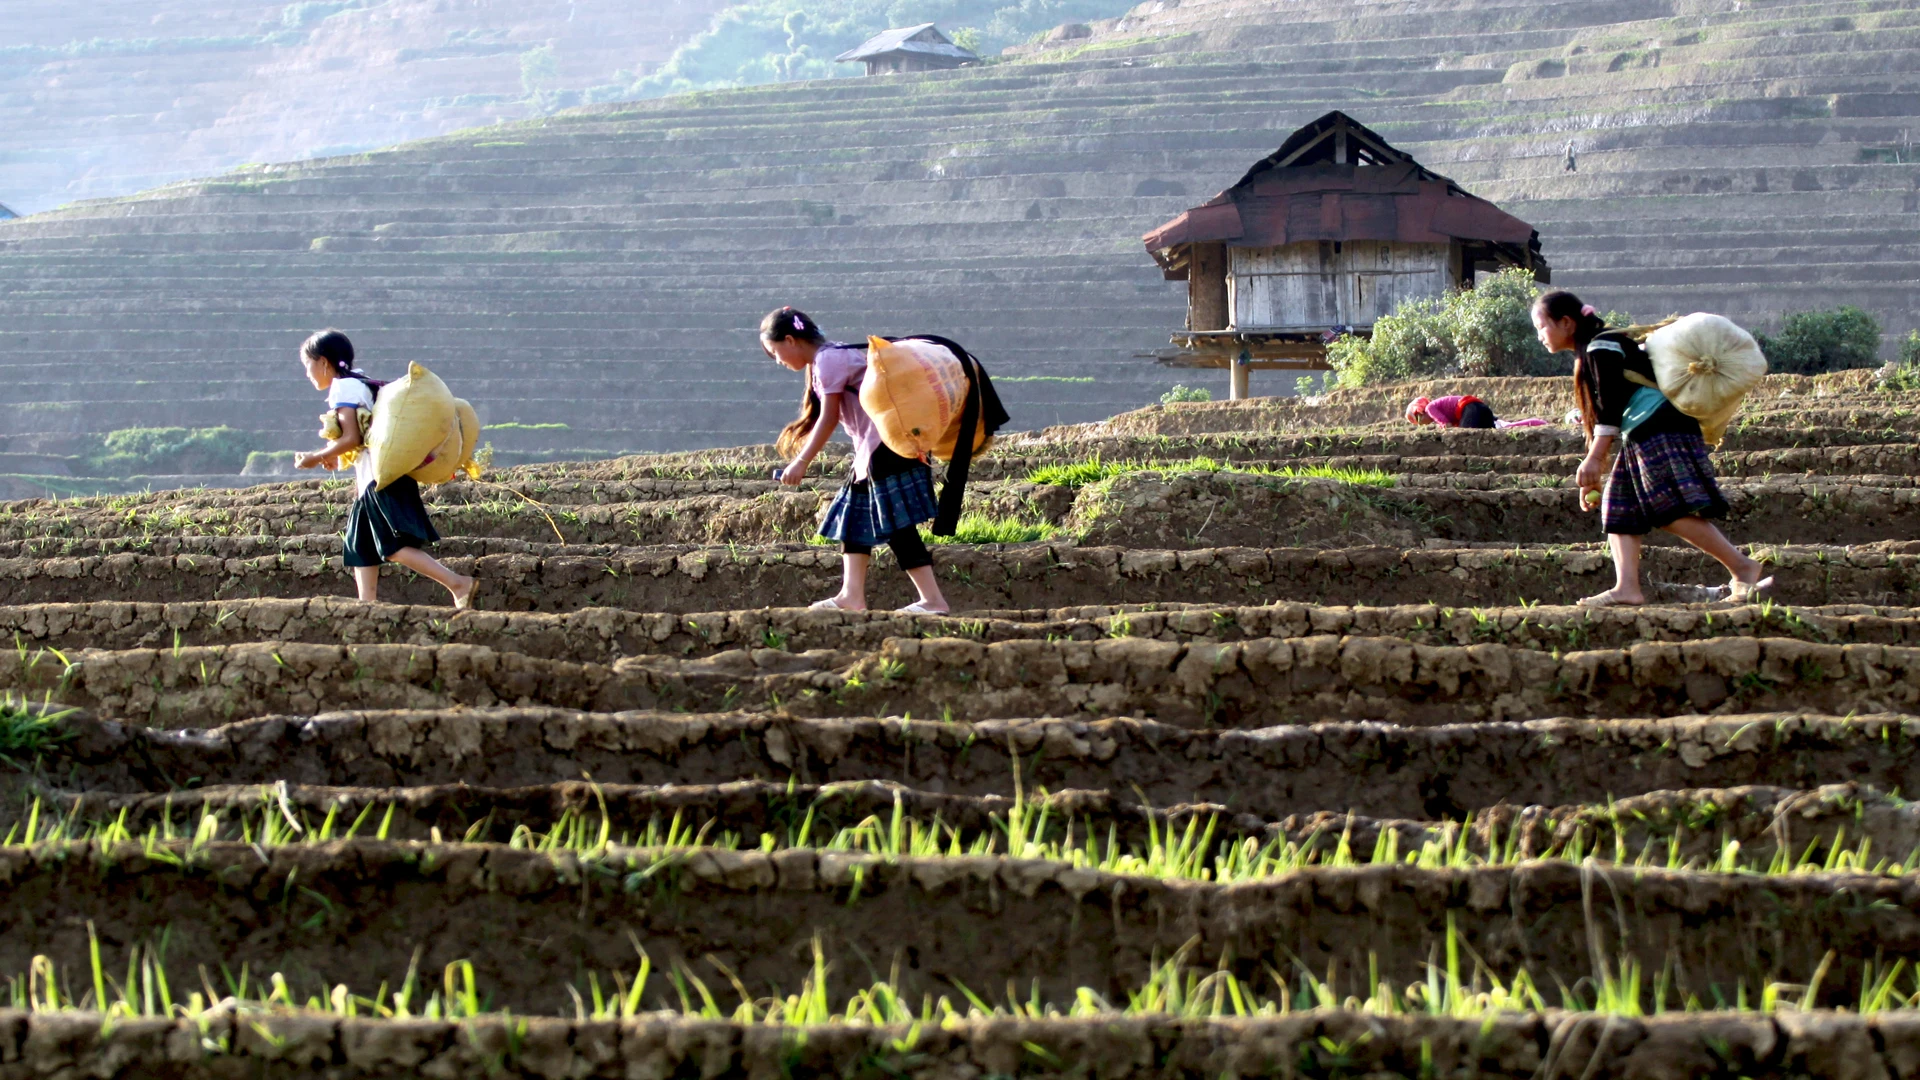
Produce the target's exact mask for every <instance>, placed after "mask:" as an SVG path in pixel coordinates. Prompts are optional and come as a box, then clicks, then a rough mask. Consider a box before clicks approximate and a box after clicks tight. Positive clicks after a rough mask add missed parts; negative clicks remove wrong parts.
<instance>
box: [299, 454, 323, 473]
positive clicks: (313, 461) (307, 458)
mask: <svg viewBox="0 0 1920 1080" xmlns="http://www.w3.org/2000/svg"><path fill="white" fill-rule="evenodd" d="M326 460H327V457H326V455H325V454H297V455H295V456H294V459H293V467H294V468H296V469H311V468H313V467H315V466H317V465H320V464H323V463H324V462H325V461H326Z"/></svg>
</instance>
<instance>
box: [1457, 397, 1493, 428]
mask: <svg viewBox="0 0 1920 1080" xmlns="http://www.w3.org/2000/svg"><path fill="white" fill-rule="evenodd" d="M1460 426H1461V427H1463V428H1490V427H1492V426H1493V409H1491V408H1490V407H1488V405H1487V403H1486V402H1484V401H1469V402H1467V403H1466V404H1465V405H1462V406H1460Z"/></svg>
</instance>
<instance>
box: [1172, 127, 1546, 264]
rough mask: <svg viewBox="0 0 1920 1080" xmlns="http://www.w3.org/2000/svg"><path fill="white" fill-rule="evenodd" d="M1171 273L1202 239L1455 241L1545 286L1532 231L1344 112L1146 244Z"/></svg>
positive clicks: (1264, 243) (1273, 243) (1300, 134)
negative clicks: (1520, 269)
mask: <svg viewBox="0 0 1920 1080" xmlns="http://www.w3.org/2000/svg"><path fill="white" fill-rule="evenodd" d="M1144 239H1145V241H1146V245H1147V250H1148V251H1150V252H1151V253H1152V254H1153V257H1154V259H1155V260H1156V261H1158V262H1159V263H1160V266H1161V268H1162V269H1163V270H1165V271H1167V277H1168V278H1169V279H1172V280H1176V281H1179V280H1186V278H1187V276H1188V275H1187V262H1188V258H1189V254H1190V253H1189V252H1188V251H1187V250H1186V249H1187V248H1189V247H1190V246H1191V245H1193V244H1197V243H1226V244H1229V245H1231V246H1233V247H1249V248H1251V247H1279V246H1282V245H1286V244H1294V243H1300V242H1303V241H1309V240H1326V241H1339V242H1343V243H1344V242H1346V241H1352V240H1380V241H1388V242H1398V243H1403V244H1450V243H1452V242H1454V241H1458V242H1460V243H1462V244H1464V245H1471V246H1473V247H1474V248H1476V249H1486V250H1484V251H1481V250H1476V251H1473V252H1470V253H1469V256H1470V257H1472V258H1473V259H1474V260H1475V261H1486V262H1499V263H1503V264H1510V265H1516V266H1526V267H1529V268H1531V269H1533V270H1534V271H1535V272H1536V274H1537V275H1539V277H1540V278H1541V280H1543V281H1544V280H1547V277H1548V272H1549V271H1548V267H1547V264H1546V260H1545V259H1543V258H1542V257H1541V255H1540V234H1539V233H1538V232H1536V231H1534V228H1533V226H1531V225H1529V224H1527V223H1526V222H1524V221H1521V220H1520V219H1519V218H1516V217H1514V216H1513V215H1512V214H1509V213H1507V212H1506V211H1504V210H1501V209H1500V208H1499V207H1497V206H1495V205H1494V204H1492V203H1490V202H1488V201H1487V200H1485V199H1482V198H1479V197H1477V196H1474V195H1470V194H1468V193H1467V192H1466V191H1465V190H1463V189H1462V188H1461V187H1460V186H1459V185H1458V184H1455V183H1454V182H1453V181H1451V180H1449V179H1447V178H1446V177H1444V176H1440V175H1437V174H1435V173H1433V172H1431V171H1429V170H1428V169H1426V168H1425V167H1424V166H1422V165H1421V164H1420V163H1419V162H1417V161H1415V160H1413V158H1412V156H1411V155H1409V154H1407V153H1405V152H1404V151H1401V150H1396V149H1394V148H1393V147H1392V146H1391V145H1389V144H1388V143H1387V141H1386V140H1385V139H1382V138H1381V137H1380V136H1378V135H1376V134H1375V133H1373V132H1372V131H1370V130H1368V129H1367V128H1366V127H1365V126H1363V125H1362V124H1360V123H1358V122H1357V121H1355V120H1353V119H1352V118H1351V117H1349V116H1347V115H1346V114H1345V113H1341V112H1331V113H1328V114H1327V115H1325V116H1323V117H1321V118H1320V119H1318V120H1316V121H1314V122H1313V123H1311V124H1308V125H1307V126H1306V127H1303V128H1301V129H1300V130H1299V131H1296V132H1294V133H1293V135H1292V137H1291V138H1289V139H1288V140H1287V141H1286V143H1285V144H1284V145H1282V146H1281V147H1280V149H1278V150H1276V151H1274V152H1273V153H1272V154H1270V155H1268V156H1267V157H1266V158H1264V159H1262V160H1261V161H1260V162H1258V163H1257V164H1255V165H1254V166H1253V168H1251V169H1249V170H1248V171H1247V174H1246V175H1245V176H1243V177H1241V178H1240V182H1239V183H1237V184H1235V185H1234V186H1232V187H1230V188H1228V189H1227V190H1226V191H1223V192H1221V193H1220V194H1219V195H1217V196H1215V197H1214V198H1213V199H1211V200H1209V201H1208V202H1206V203H1205V204H1203V205H1201V206H1198V207H1195V208H1194V209H1192V210H1189V211H1187V212H1186V213H1184V214H1181V215H1180V216H1179V217H1177V218H1174V219H1173V220H1172V221H1169V222H1167V223H1166V224H1164V225H1162V226H1160V227H1159V228H1158V229H1155V230H1154V231H1152V232H1150V233H1148V234H1147V235H1146V237H1145V238H1144Z"/></svg>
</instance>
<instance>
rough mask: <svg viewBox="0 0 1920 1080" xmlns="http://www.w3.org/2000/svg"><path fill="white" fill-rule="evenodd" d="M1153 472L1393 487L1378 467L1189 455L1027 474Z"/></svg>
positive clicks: (1067, 480)
mask: <svg viewBox="0 0 1920 1080" xmlns="http://www.w3.org/2000/svg"><path fill="white" fill-rule="evenodd" d="M1143 472H1157V473H1166V474H1169V475H1172V474H1178V473H1191V472H1203V473H1222V472H1224V473H1238V474H1242V475H1247V476H1271V477H1277V478H1279V479H1284V480H1333V481H1337V482H1339V483H1342V484H1359V485H1365V486H1368V487H1393V486H1394V479H1393V474H1392V473H1389V472H1385V471H1383V470H1380V469H1354V468H1342V467H1338V466H1333V465H1306V466H1291V465H1287V466H1278V467H1276V466H1272V465H1249V464H1244V463H1239V462H1222V461H1216V460H1215V459H1213V458H1210V457H1193V458H1185V459H1174V460H1170V461H1103V460H1101V459H1100V458H1099V457H1098V456H1095V457H1093V458H1091V459H1088V460H1086V461H1076V462H1069V463H1067V464H1064V465H1042V466H1040V467H1038V468H1035V469H1033V470H1031V471H1029V472H1028V473H1027V476H1026V480H1027V482H1028V483H1030V484H1051V485H1054V486H1056V487H1069V488H1082V487H1086V486H1088V485H1090V484H1096V483H1099V482H1100V481H1102V480H1110V479H1112V478H1114V477H1116V476H1127V475H1131V474H1134V473H1143Z"/></svg>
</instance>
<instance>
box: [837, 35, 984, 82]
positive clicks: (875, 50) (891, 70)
mask: <svg viewBox="0 0 1920 1080" xmlns="http://www.w3.org/2000/svg"><path fill="white" fill-rule="evenodd" d="M833 59H834V62H835V63H840V64H854V63H860V64H865V65H867V74H868V75H897V74H900V73H902V72H908V71H945V70H946V69H948V68H957V67H965V66H966V65H968V64H977V63H979V62H980V55H979V54H978V53H976V52H974V51H973V50H972V49H966V48H962V47H961V46H959V45H955V44H954V43H953V42H952V40H950V39H949V38H948V37H947V35H945V34H943V33H941V32H940V28H939V27H937V26H935V25H934V24H933V23H921V24H920V25H918V26H906V27H901V28H900V29H898V30H889V31H887V32H886V33H884V34H878V35H876V36H874V37H872V38H869V39H868V40H867V41H866V42H865V43H863V44H862V45H861V46H860V47H859V48H857V49H849V50H847V51H846V52H843V53H841V54H840V55H839V56H836V57H834V58H833Z"/></svg>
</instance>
